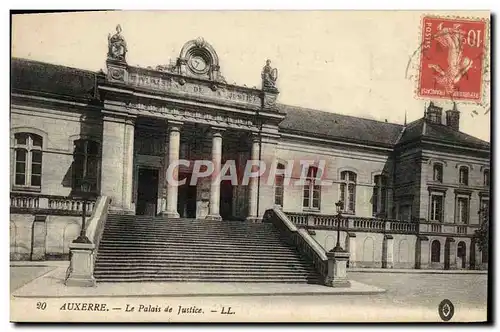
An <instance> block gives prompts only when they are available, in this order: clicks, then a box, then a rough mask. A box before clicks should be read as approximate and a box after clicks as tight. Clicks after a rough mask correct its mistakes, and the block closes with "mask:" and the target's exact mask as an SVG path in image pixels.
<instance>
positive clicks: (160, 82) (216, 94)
mask: <svg viewBox="0 0 500 332" xmlns="http://www.w3.org/2000/svg"><path fill="white" fill-rule="evenodd" d="M181 83H184V84H181ZM128 84H131V85H134V86H137V87H145V88H149V89H154V90H160V91H168V92H174V93H181V94H186V95H195V96H203V97H207V98H212V99H225V100H230V101H233V102H239V103H245V104H251V105H255V106H260V105H261V100H260V97H259V96H258V94H257V93H258V92H256V93H247V92H242V91H237V90H229V89H226V88H223V87H221V88H218V89H215V88H212V87H209V86H203V85H199V84H194V83H190V82H180V81H177V80H175V79H174V78H173V77H153V76H147V75H142V74H138V73H130V74H129V75H128Z"/></svg>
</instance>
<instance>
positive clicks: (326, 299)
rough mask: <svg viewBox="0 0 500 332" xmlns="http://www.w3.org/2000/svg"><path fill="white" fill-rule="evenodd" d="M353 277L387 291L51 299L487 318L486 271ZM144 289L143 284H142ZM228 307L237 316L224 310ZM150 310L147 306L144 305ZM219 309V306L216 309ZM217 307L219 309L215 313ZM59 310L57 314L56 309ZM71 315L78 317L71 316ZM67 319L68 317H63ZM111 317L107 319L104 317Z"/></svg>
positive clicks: (239, 316) (345, 317) (291, 314)
mask: <svg viewBox="0 0 500 332" xmlns="http://www.w3.org/2000/svg"><path fill="white" fill-rule="evenodd" d="M47 269H50V268H47V267H13V268H11V280H12V281H11V290H12V289H14V288H17V287H18V286H20V285H21V284H22V283H24V282H27V281H28V280H29V278H35V277H37V276H39V275H42V274H44V273H46V272H47ZM350 277H351V279H352V280H356V281H359V282H362V283H365V284H369V285H373V286H377V287H381V288H384V289H386V290H387V292H386V293H382V294H375V295H308V296H231V297H217V296H216V297H190V298H186V297H174V298H156V297H153V298H151V297H150V298H148V297H144V298H140V299H137V298H113V299H106V298H93V299H82V298H78V299H50V298H49V299H47V301H46V302H47V305H48V308H47V312H46V313H47V314H48V313H49V310H50V309H51V310H56V311H59V308H60V306H61V305H62V304H64V303H65V302H71V301H79V302H84V301H93V302H95V301H97V302H100V303H108V306H110V307H122V308H125V307H126V305H127V304H135V305H140V304H143V305H144V306H146V305H151V306H156V305H158V306H159V307H162V308H164V307H165V306H166V305H168V306H170V307H172V308H173V313H172V314H168V316H166V315H165V314H162V313H153V312H147V311H146V312H142V313H137V312H135V313H134V314H131V313H127V312H123V311H118V310H117V311H116V312H113V317H114V318H115V319H117V320H124V321H137V320H139V321H178V320H188V321H207V320H209V321H239V320H258V321H290V320H292V321H293V320H298V321H408V320H410V321H422V320H424V321H440V319H439V316H438V311H437V307H438V305H439V303H440V302H441V301H442V300H443V299H449V300H451V301H452V302H453V304H454V305H455V315H454V318H452V321H470V320H473V321H478V320H479V321H480V320H485V319H486V303H487V276H486V275H481V274H417V273H367V272H351V273H350ZM137 286H138V287H140V285H139V284H138V285H137ZM34 301H40V299H33V300H31V299H19V298H16V299H14V300H13V304H15V305H14V306H15V307H16V308H19V307H22V308H26V307H27V306H34V305H35V302H34ZM179 306H182V307H186V308H187V307H190V306H197V307H199V308H203V310H204V311H205V314H204V315H196V314H184V315H183V314H180V315H178V314H177V311H178V307H179ZM228 307H231V312H235V314H231V315H226V314H221V311H223V312H224V308H225V310H227V308H228ZM143 308H145V307H143ZM214 308H215V309H214ZM212 310H216V311H217V312H213V313H212V312H211V311H212ZM53 314H54V313H53ZM58 314H67V315H69V316H60V317H61V319H65V320H70V319H74V317H78V318H79V319H83V320H108V321H109V318H110V316H109V314H108V316H104V313H96V312H77V313H75V312H58ZM70 314H72V315H73V316H71V315H70ZM63 317H66V318H63ZM105 317H107V318H105Z"/></svg>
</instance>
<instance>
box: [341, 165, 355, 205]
mask: <svg viewBox="0 0 500 332" xmlns="http://www.w3.org/2000/svg"><path fill="white" fill-rule="evenodd" d="M340 181H341V183H340V200H341V201H342V202H343V203H344V212H346V213H352V214H354V213H355V209H356V173H354V172H351V171H343V172H342V173H340Z"/></svg>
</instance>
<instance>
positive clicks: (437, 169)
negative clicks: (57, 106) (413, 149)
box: [432, 163, 443, 183]
mask: <svg viewBox="0 0 500 332" xmlns="http://www.w3.org/2000/svg"><path fill="white" fill-rule="evenodd" d="M432 180H433V181H435V182H441V183H442V182H443V165H442V164H438V163H436V164H434V167H433V170H432Z"/></svg>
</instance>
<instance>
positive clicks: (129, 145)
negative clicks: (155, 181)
mask: <svg viewBox="0 0 500 332" xmlns="http://www.w3.org/2000/svg"><path fill="white" fill-rule="evenodd" d="M134 131H135V119H134V118H127V119H126V120H125V141H124V151H125V153H124V156H123V188H122V199H123V208H124V210H126V211H128V212H133V211H135V207H134V206H133V204H132V198H133V188H134V182H133V181H134Z"/></svg>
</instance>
